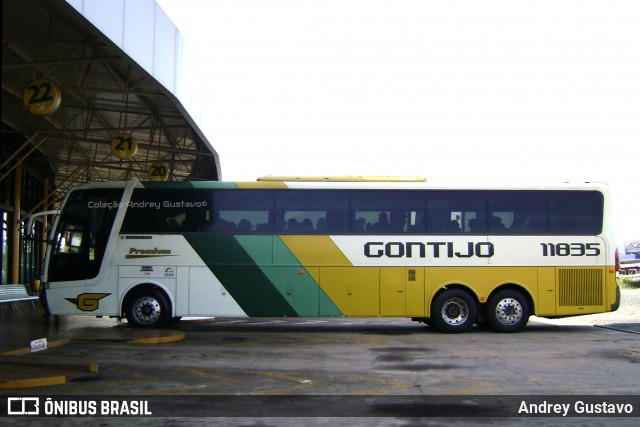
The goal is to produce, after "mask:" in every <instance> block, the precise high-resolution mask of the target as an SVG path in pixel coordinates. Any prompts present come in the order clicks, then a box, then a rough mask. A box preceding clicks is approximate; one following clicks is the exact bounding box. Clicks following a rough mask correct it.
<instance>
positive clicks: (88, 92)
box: [0, 0, 220, 197]
mask: <svg viewBox="0 0 640 427" xmlns="http://www.w3.org/2000/svg"><path fill="white" fill-rule="evenodd" d="M70 3H73V1H70V2H67V1H64V0H3V2H2V9H3V18H2V20H3V22H2V145H3V156H2V157H3V158H2V159H0V162H1V163H2V168H0V175H1V176H2V179H3V180H4V178H5V177H7V176H9V174H10V173H11V170H12V168H13V167H14V165H16V164H17V163H18V162H19V161H21V160H23V159H24V160H25V161H26V162H28V163H29V164H30V165H31V167H32V169H36V170H40V171H42V174H43V176H44V175H53V176H54V177H55V178H54V182H53V183H52V184H53V187H54V191H55V193H56V195H57V196H58V197H59V196H60V195H62V194H64V193H66V191H67V190H68V189H69V187H71V186H73V185H75V184H79V183H86V182H97V181H112V180H125V179H139V180H147V179H149V178H148V170H149V167H150V166H151V165H152V164H153V163H154V162H162V163H163V164H164V165H166V168H167V169H168V171H169V173H168V175H169V177H168V179H170V180H177V181H179V180H218V179H219V178H220V166H219V160H218V155H217V153H216V152H215V150H214V149H213V148H212V146H211V144H210V143H209V142H208V141H207V139H206V138H205V136H204V135H203V134H202V132H201V131H200V130H199V128H198V126H197V124H196V123H195V122H194V120H193V119H192V118H191V117H190V115H189V114H188V113H187V112H186V109H185V108H184V107H183V105H182V104H181V102H180V101H179V100H178V97H176V95H174V92H175V90H169V89H167V88H166V87H165V85H163V84H160V83H159V82H158V80H157V79H156V78H155V77H154V73H152V72H149V71H148V70H146V69H145V68H143V67H142V66H141V65H139V64H138V62H137V61H135V60H133V59H132V58H131V56H130V55H129V54H128V53H125V51H124V50H123V49H121V48H120V47H119V46H118V44H117V43H114V42H113V40H112V39H111V38H110V37H107V36H105V34H104V33H103V32H102V31H100V30H98V29H97V28H96V26H94V25H93V24H92V23H91V22H90V21H89V20H88V19H86V18H85V16H83V14H82V13H81V12H80V11H78V10H77V9H76V8H74V7H73V5H72V4H70ZM75 3H77V2H75ZM88 3H90V2H89V0H86V1H85V4H88ZM92 4H94V5H96V4H97V3H96V2H92ZM99 4H101V5H102V6H101V7H102V8H103V10H105V11H106V9H108V8H111V6H114V7H117V6H118V5H121V6H122V5H125V6H124V8H127V7H140V5H142V6H145V7H148V8H150V9H148V10H151V11H157V10H158V9H159V6H158V5H156V4H155V2H154V1H153V0H146V1H144V2H143V3H141V2H129V5H130V6H127V5H126V2H102V1H101V2H99ZM96 7H98V6H96ZM123 10H124V9H123ZM160 11H161V9H160ZM105 13H106V12H105ZM157 14H158V13H157V12H156V15H157ZM162 14H163V12H162ZM131 15H133V13H131ZM163 16H164V17H165V20H164V24H165V25H169V26H170V28H169V30H170V31H173V32H174V33H175V34H178V35H179V33H178V32H177V30H176V29H175V27H174V26H173V24H172V23H171V22H170V21H169V20H168V18H166V15H163ZM143 18H145V16H142V15H140V16H138V17H135V19H142V20H144V19H143ZM147 18H148V16H147ZM150 18H151V19H153V16H151V17H150ZM122 19H123V21H124V20H125V19H126V17H125V16H124V13H123V18H122ZM156 20H157V18H156ZM140 28H141V29H140V31H141V33H140V34H138V35H136V34H130V35H129V37H133V39H134V40H140V39H141V38H143V39H144V38H145V37H146V36H145V34H144V33H145V32H148V31H149V29H148V28H145V27H144V26H141V27H140ZM153 30H154V29H153V28H151V31H153ZM161 30H163V29H161V28H155V31H156V33H158V34H160V31H161ZM171 34H173V33H171ZM135 37H137V38H135ZM170 41H171V40H170ZM125 43H126V40H125ZM169 44H170V45H168V46H164V47H162V46H155V47H154V46H148V47H146V49H147V50H148V49H157V50H158V51H162V50H163V49H165V48H166V49H176V46H175V45H177V44H176V43H169ZM141 49H142V50H143V51H144V49H145V46H144V45H142V46H141ZM175 57H176V59H177V56H175ZM156 62H157V61H156ZM156 66H157V67H158V69H161V68H163V69H165V70H166V69H169V70H173V69H177V67H176V63H175V62H174V63H171V62H169V61H165V63H162V64H157V63H156ZM165 67H166V68H165ZM43 79H46V81H48V82H51V83H53V85H55V88H57V90H58V91H59V93H60V95H61V102H60V104H59V107H58V108H57V110H55V111H53V112H51V113H49V114H38V113H35V114H34V113H32V112H30V111H29V110H28V109H27V107H26V103H27V100H25V97H26V98H27V99H28V98H31V100H33V97H34V96H40V97H43V96H46V95H47V94H46V93H44V92H40V93H39V94H38V93H37V91H36V89H33V87H34V82H35V86H36V87H37V86H38V85H39V84H40V85H41V83H39V82H41V81H42V80H43ZM30 86H31V87H32V89H31V91H29V90H28V89H27V88H29V87H30ZM122 133H125V134H128V135H131V136H133V137H134V138H135V140H137V142H138V150H137V153H136V154H135V156H133V157H131V158H128V159H121V158H119V157H116V156H115V155H114V154H113V152H112V149H111V145H112V140H113V138H114V137H115V136H116V135H118V134H122Z"/></svg>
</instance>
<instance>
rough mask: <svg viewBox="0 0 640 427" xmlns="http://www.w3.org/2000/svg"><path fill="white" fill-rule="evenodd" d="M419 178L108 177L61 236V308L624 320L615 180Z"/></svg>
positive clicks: (66, 219)
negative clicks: (494, 183) (463, 183)
mask: <svg viewBox="0 0 640 427" xmlns="http://www.w3.org/2000/svg"><path fill="white" fill-rule="evenodd" d="M420 181H421V180H419V179H408V180H404V179H388V180H385V179H375V178H372V177H370V178H362V179H339V178H336V179H316V180H313V179H308V180H303V179H294V178H282V179H275V178H271V179H262V180H258V181H256V182H244V183H240V182H237V183H234V182H164V183H159V182H137V181H136V182H133V181H132V182H108V183H100V184H95V183H94V184H86V185H81V186H78V187H76V188H74V189H73V190H72V191H70V192H69V194H68V195H67V196H66V198H65V199H64V201H63V203H62V205H61V213H60V214H59V215H58V217H57V218H56V220H55V223H54V228H53V229H52V237H51V239H52V240H53V242H54V243H53V244H52V245H50V246H49V248H48V252H47V255H46V259H45V268H44V271H43V277H42V283H43V288H44V289H43V291H42V300H43V303H44V304H45V306H46V307H47V309H48V311H49V312H50V313H51V314H60V315H65V314H75V315H77V314H90V315H96V316H117V317H126V318H127V319H128V322H129V323H130V324H131V325H132V326H136V327H163V326H165V325H166V324H167V323H168V322H170V321H171V320H172V319H176V318H180V317H182V316H218V317H247V316H257V317H275V316H286V317H290V316H309V317H316V316H345V317H407V318H412V319H413V320H417V321H422V322H425V323H429V324H431V325H433V326H435V327H437V328H438V329H440V330H441V331H444V332H463V331H466V330H468V329H469V328H470V327H471V326H473V325H474V323H480V322H486V323H487V324H489V325H490V326H491V327H492V328H493V329H494V330H496V331H500V332H514V331H518V330H521V329H522V328H524V326H525V325H526V324H527V322H528V320H529V316H530V315H536V316H543V317H550V318H554V317H564V316H575V315H581V314H589V313H599V312H607V311H613V310H616V309H617V307H618V305H619V302H620V292H619V289H618V286H617V283H616V268H617V252H616V249H615V244H614V240H613V238H612V235H611V224H610V221H609V219H610V218H611V212H610V203H608V199H607V188H606V186H605V185H603V184H589V183H587V184H578V185H575V184H562V185H553V186H544V187H541V186H531V187H518V188H503V187H500V188H498V187H495V188H454V187H440V186H433V185H430V184H428V183H426V182H420Z"/></svg>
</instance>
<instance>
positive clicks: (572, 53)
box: [157, 0, 640, 242]
mask: <svg viewBox="0 0 640 427" xmlns="http://www.w3.org/2000/svg"><path fill="white" fill-rule="evenodd" d="M157 2H158V3H159V4H160V5H161V7H162V8H163V9H164V11H165V12H166V13H167V15H168V16H169V17H170V18H171V20H172V21H173V22H174V23H175V24H176V26H177V27H178V28H179V29H180V31H181V33H182V35H183V37H184V39H185V40H186V43H187V44H188V46H189V49H190V50H191V52H192V54H193V55H194V57H195V65H196V68H197V69H198V70H200V71H201V72H202V75H203V78H202V83H201V85H202V92H201V93H202V107H201V108H202V112H201V114H202V118H203V120H202V123H201V124H200V127H201V129H202V130H203V131H204V133H205V135H206V137H207V139H208V140H209V141H210V142H211V144H212V145H213V147H214V148H215V149H216V151H217V152H218V153H219V155H220V162H221V169H222V178H223V179H224V180H226V181H253V180H255V179H256V178H257V177H259V176H263V175H296V176H310V175H312V176H315V175H325V176H329V175H411V176H414V175H417V176H423V177H426V178H427V179H428V181H429V182H431V183H434V184H443V185H446V184H456V185H460V184H461V185H465V184H474V185H475V184H481V183H486V184H511V183H535V184H538V183H554V182H559V181H562V182H566V181H571V182H584V181H601V182H606V183H608V184H609V185H610V186H611V188H612V193H613V200H614V203H615V204H614V209H615V210H614V225H615V228H616V233H617V238H618V240H619V241H620V242H624V241H626V240H635V239H637V240H640V219H638V218H640V215H638V212H640V191H639V185H638V181H639V178H640V25H638V23H639V22H640V2H638V1H636V0H628V1H622V0H591V1H590V0H581V1H575V0H537V1H520V0H501V1H498V0H482V1H474V0H447V1H436V0H431V1H430V0H157Z"/></svg>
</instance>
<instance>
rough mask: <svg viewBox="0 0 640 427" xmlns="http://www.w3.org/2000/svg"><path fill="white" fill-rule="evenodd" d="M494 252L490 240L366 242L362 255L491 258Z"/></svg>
mask: <svg viewBox="0 0 640 427" xmlns="http://www.w3.org/2000/svg"><path fill="white" fill-rule="evenodd" d="M494 253H495V249H494V246H493V243H491V242H467V244H466V245H464V244H462V245H459V244H458V245H456V244H454V242H386V243H385V242H367V243H365V244H364V255H365V256H366V257H368V258H381V257H387V258H427V257H429V258H441V257H442V258H471V257H478V258H491V257H492V256H493V255H494Z"/></svg>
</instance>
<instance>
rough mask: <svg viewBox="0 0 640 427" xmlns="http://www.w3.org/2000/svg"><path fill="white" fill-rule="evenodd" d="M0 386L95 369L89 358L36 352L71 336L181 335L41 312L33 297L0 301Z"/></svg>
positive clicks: (150, 339) (148, 339) (162, 338)
mask: <svg viewBox="0 0 640 427" xmlns="http://www.w3.org/2000/svg"><path fill="white" fill-rule="evenodd" d="M0 325H1V327H0V390H7V389H9V390H11V389H20V388H32V387H42V386H49V385H59V384H64V383H65V382H67V381H69V380H72V379H75V378H78V377H80V376H86V375H87V374H91V373H96V372H98V366H97V363H96V362H95V361H93V360H91V359H87V358H78V357H68V356H58V357H55V356H50V355H45V354H46V353H44V352H43V353H39V351H40V350H44V349H51V348H54V347H58V346H61V345H65V344H69V343H71V342H126V343H129V344H158V343H168V342H173V341H179V340H182V339H184V332H182V331H175V330H169V329H162V330H159V329H151V330H142V329H133V328H129V327H128V326H127V324H126V322H121V321H120V320H119V319H112V318H96V317H91V316H46V315H45V314H44V310H43V309H42V306H41V305H40V302H39V301H37V300H36V301H16V302H10V303H2V304H0Z"/></svg>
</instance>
